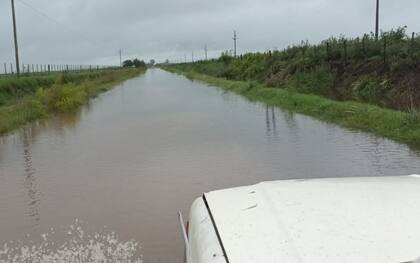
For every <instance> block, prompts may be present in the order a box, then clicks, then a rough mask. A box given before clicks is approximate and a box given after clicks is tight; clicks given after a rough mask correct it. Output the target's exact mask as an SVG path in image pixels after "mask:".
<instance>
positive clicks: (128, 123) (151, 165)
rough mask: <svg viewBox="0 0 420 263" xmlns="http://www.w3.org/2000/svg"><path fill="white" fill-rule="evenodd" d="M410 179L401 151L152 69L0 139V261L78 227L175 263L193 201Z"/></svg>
mask: <svg viewBox="0 0 420 263" xmlns="http://www.w3.org/2000/svg"><path fill="white" fill-rule="evenodd" d="M419 171H420V155H419V153H417V152H413V151H411V150H410V149H409V148H408V147H406V146H404V145H400V144H397V143H394V142H392V141H389V140H386V139H382V138H377V137H375V136H372V135H369V134H366V133H362V132H358V131H350V130H345V129H342V128H340V127H337V126H335V125H332V124H328V123H324V122H320V121H317V120H314V119H312V118H310V117H305V116H302V115H299V114H293V113H291V112H287V111H283V110H281V109H277V108H267V107H266V106H264V105H262V104H258V103H253V102H249V101H247V100H246V99H244V98H242V97H240V96H237V95H234V94H230V93H225V92H223V91H222V90H220V89H217V88H214V87H209V86H207V85H206V84H203V83H200V82H193V81H190V80H188V79H186V78H184V77H182V76H178V75H174V74H170V73H167V72H164V71H162V70H159V69H152V70H149V71H148V72H147V73H146V74H145V75H143V76H140V77H138V78H135V79H132V80H129V81H127V82H125V83H124V84H122V85H120V86H118V87H116V88H115V89H113V90H111V91H109V92H107V93H105V94H102V95H101V96H99V97H98V98H96V99H94V100H92V101H91V103H90V104H89V105H87V106H86V107H85V108H84V109H83V110H82V111H81V112H80V113H78V114H75V115H70V116H69V115H67V116H60V117H54V118H53V119H50V120H47V121H42V122H39V123H36V124H33V125H31V126H29V127H26V128H24V129H21V130H19V131H17V132H16V133H14V134H11V135H9V136H6V137H3V138H0V249H1V248H2V245H3V244H4V243H6V242H9V241H11V240H23V241H25V240H26V241H27V240H31V241H33V242H35V243H36V242H40V241H39V240H38V239H37V237H39V236H40V235H41V234H42V233H49V232H50V231H51V228H53V229H55V230H54V231H55V232H60V230H61V229H66V228H68V226H70V225H72V224H74V222H75V220H76V219H78V220H79V222H81V224H83V231H85V232H86V233H94V232H95V231H99V232H100V231H103V228H104V227H105V226H106V229H109V230H110V231H115V233H116V235H118V237H119V238H120V239H121V240H130V239H134V240H135V241H137V242H139V244H140V245H141V247H142V248H141V250H140V252H138V253H139V254H142V255H143V257H144V258H143V259H144V261H145V262H147V263H157V262H160V263H169V262H171V263H173V262H175V263H180V262H182V258H183V250H182V244H183V242H182V240H181V234H180V230H179V227H178V221H177V211H178V210H182V211H183V212H184V213H187V212H188V208H189V205H190V204H191V202H192V201H193V199H194V198H195V197H197V196H199V195H201V194H202V193H203V192H204V191H209V190H214V189H218V188H225V187H232V186H238V185H246V184H254V183H257V182H260V181H265V180H279V179H286V178H311V177H340V176H383V175H404V174H412V173H418V172H419ZM390 194H392V193H390ZM57 238H58V239H60V238H63V239H66V238H67V237H66V236H65V234H63V235H62V236H59V237H57ZM41 241H42V240H41Z"/></svg>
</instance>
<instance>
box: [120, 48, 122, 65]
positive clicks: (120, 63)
mask: <svg viewBox="0 0 420 263" xmlns="http://www.w3.org/2000/svg"><path fill="white" fill-rule="evenodd" d="M119 53H120V68H122V50H121V49H120V50H119Z"/></svg>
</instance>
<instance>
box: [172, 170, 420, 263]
mask: <svg viewBox="0 0 420 263" xmlns="http://www.w3.org/2000/svg"><path fill="white" fill-rule="evenodd" d="M180 219H181V222H182V223H183V220H182V216H181V215H180ZM187 225H188V227H187V229H185V228H183V229H184V232H183V233H184V238H185V243H186V262H188V263H256V262H257V263H258V262H261V263H295V262H300V263H302V262H303V263H307V262H308V263H309V262H310V263H337V262H340V263H361V262H364V263H388V262H389V263H402V262H419V261H416V260H417V259H418V258H419V257H420V176H417V175H412V176H402V177H365V178H340V179H339V178H335V179H309V180H287V181H275V182H264V183H260V184H257V185H252V186H246V187H239V188H232V189H226V190H220V191H214V192H210V193H206V194H204V195H203V196H202V197H200V198H198V199H197V200H195V202H194V203H193V205H192V207H191V211H190V217H189V224H187Z"/></svg>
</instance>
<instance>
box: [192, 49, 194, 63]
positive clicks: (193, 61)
mask: <svg viewBox="0 0 420 263" xmlns="http://www.w3.org/2000/svg"><path fill="white" fill-rule="evenodd" d="M191 62H192V63H194V51H192V52H191Z"/></svg>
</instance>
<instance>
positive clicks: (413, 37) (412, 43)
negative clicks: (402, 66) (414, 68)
mask: <svg viewBox="0 0 420 263" xmlns="http://www.w3.org/2000/svg"><path fill="white" fill-rule="evenodd" d="M414 40H415V33H414V32H413V33H412V34H411V50H410V53H411V54H410V56H411V59H412V60H414Z"/></svg>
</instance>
